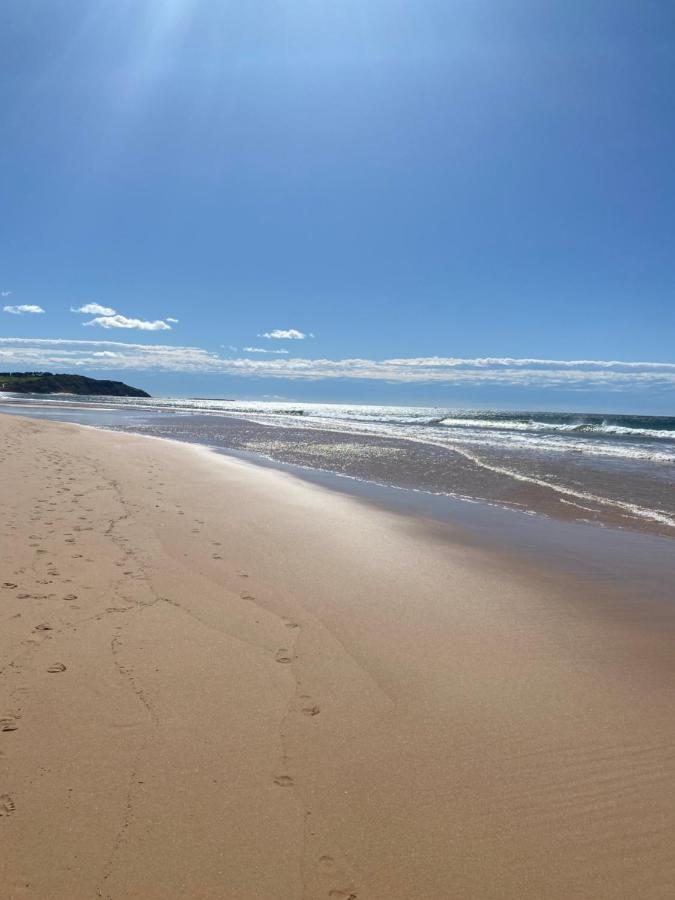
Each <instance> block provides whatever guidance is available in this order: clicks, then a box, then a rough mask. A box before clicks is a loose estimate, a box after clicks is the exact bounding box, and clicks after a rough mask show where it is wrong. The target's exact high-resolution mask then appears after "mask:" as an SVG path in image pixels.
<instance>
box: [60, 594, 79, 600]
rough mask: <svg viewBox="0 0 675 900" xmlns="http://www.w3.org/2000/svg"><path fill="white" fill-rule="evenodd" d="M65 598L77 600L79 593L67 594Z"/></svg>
mask: <svg viewBox="0 0 675 900" xmlns="http://www.w3.org/2000/svg"><path fill="white" fill-rule="evenodd" d="M63 599H64V600H77V594H66V596H65V597H64V598H63Z"/></svg>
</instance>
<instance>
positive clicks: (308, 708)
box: [302, 705, 321, 716]
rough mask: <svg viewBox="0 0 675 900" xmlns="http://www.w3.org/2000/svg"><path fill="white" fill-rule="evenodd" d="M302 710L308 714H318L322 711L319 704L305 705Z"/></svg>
mask: <svg viewBox="0 0 675 900" xmlns="http://www.w3.org/2000/svg"><path fill="white" fill-rule="evenodd" d="M302 711H303V713H304V714H305V715H306V716H318V715H319V713H320V712H321V709H320V708H319V707H318V706H316V705H314V706H303V707H302Z"/></svg>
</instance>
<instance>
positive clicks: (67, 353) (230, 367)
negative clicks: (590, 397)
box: [0, 338, 675, 391]
mask: <svg viewBox="0 0 675 900" xmlns="http://www.w3.org/2000/svg"><path fill="white" fill-rule="evenodd" d="M244 352H247V351H244ZM102 353H105V356H102V355H101V354H102ZM110 354H114V356H112V355H110ZM24 364H25V365H27V366H30V367H32V368H41V367H44V368H50V367H57V366H58V367H63V368H66V367H67V366H73V365H77V366H79V367H82V366H84V367H86V368H89V369H91V370H96V369H106V370H112V369H114V370H119V371H124V370H136V371H155V372H185V373H195V374H198V373H199V374H219V375H239V376H247V377H255V378H275V379H296V380H310V381H318V380H328V379H331V380H335V379H349V380H357V379H358V380H371V381H384V382H390V383H420V384H425V383H426V384H449V385H458V386H461V385H475V386H483V385H503V386H512V387H533V388H550V389H567V390H608V391H623V390H636V389H645V390H647V389H648V390H659V389H670V390H673V389H675V362H654V361H646V362H633V361H629V362H626V361H621V360H597V359H596V360H588V359H576V360H575V359H571V360H560V359H538V358H531V359H529V358H525V359H516V358H511V357H478V358H473V359H463V358H455V357H436V356H434V357H413V358H407V359H406V358H395V359H384V360H374V359H298V358H295V357H290V358H288V359H279V358H270V357H265V358H263V359H251V358H246V357H236V356H231V357H227V356H221V355H220V354H218V353H211V352H209V351H207V350H204V349H202V348H200V347H181V346H178V347H176V346H169V345H151V344H132V343H124V342H121V341H98V340H91V341H71V340H67V339H59V338H39V339H31V338H0V368H4V367H5V366H8V367H9V366H14V365H24Z"/></svg>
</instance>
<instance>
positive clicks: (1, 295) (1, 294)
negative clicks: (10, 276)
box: [0, 291, 12, 297]
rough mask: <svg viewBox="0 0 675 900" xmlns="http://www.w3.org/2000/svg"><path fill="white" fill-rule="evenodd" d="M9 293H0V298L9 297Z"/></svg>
mask: <svg viewBox="0 0 675 900" xmlns="http://www.w3.org/2000/svg"><path fill="white" fill-rule="evenodd" d="M11 293H12V292H11V291H0V297H9V296H10V295H11Z"/></svg>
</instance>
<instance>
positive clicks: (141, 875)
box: [0, 416, 675, 900]
mask: <svg viewBox="0 0 675 900" xmlns="http://www.w3.org/2000/svg"><path fill="white" fill-rule="evenodd" d="M0 491H1V496H2V504H1V506H0V535H1V536H2V542H1V545H0V617H1V621H2V628H1V629H0V845H1V847H2V852H1V853H0V896H3V897H5V896H6V897H8V898H24V897H28V898H64V900H65V898H68V900H77V898H92V897H97V896H99V897H105V898H112V900H119V898H146V900H148V898H149V900H153V898H158V900H159V898H162V900H167V898H184V897H190V898H232V900H235V898H236V900H248V898H251V900H253V898H264V900H267V898H270V900H275V898H279V900H281V898H284V900H288V898H298V900H301V898H302V900H315V898H316V900H320V898H333V900H347V898H351V900H356V898H358V900H366V898H375V900H384V898H387V900H388V898H400V900H404V898H405V900H410V898H422V900H439V898H454V897H461V898H495V900H496V898H533V900H535V898H536V900H540V898H543V897H546V898H560V900H563V898H565V900H568V898H588V900H601V898H618V897H625V898H629V897H631V898H632V897H638V896H639V897H641V898H667V897H671V896H672V895H673V893H674V891H675V857H674V855H673V853H672V831H673V828H674V827H675V753H674V752H673V748H674V747H675V721H674V720H673V717H672V681H673V674H674V670H675V657H674V654H673V650H672V648H673V646H674V643H673V638H674V637H675V621H674V618H673V611H672V609H671V608H670V607H669V606H668V605H665V604H663V603H662V602H661V603H656V601H655V600H654V598H652V597H650V596H649V595H648V594H647V593H646V592H642V591H641V589H639V587H638V586H637V585H638V584H639V583H638V582H636V587H635V588H634V589H633V590H632V591H627V592H626V593H624V594H622V595H619V594H614V593H613V592H612V591H610V590H608V588H607V586H606V584H604V583H603V581H602V579H597V580H596V581H595V582H591V581H589V580H588V579H586V580H584V579H579V578H575V577H573V576H569V577H567V578H563V577H562V576H561V575H560V573H559V572H556V574H555V576H553V575H552V573H551V571H549V570H548V569H546V568H545V567H544V566H542V565H538V566H535V565H527V566H525V565H523V564H516V562H515V561H514V562H513V563H509V562H508V560H507V559H506V558H505V557H504V556H503V555H500V554H495V553H489V552H487V551H483V550H480V549H479V548H476V547H470V546H467V545H465V544H463V543H462V542H461V541H459V540H457V529H452V528H450V527H444V526H443V525H442V524H440V523H435V524H433V525H432V524H430V523H429V522H426V521H425V520H423V519H421V518H414V517H410V516H403V515H398V514H395V513H393V512H391V513H390V512H386V511H384V510H381V509H377V508H374V507H372V506H369V505H367V504H366V503H363V502H360V501H359V500H357V499H355V498H353V497H348V496H342V495H339V494H337V493H335V492H334V491H328V490H326V489H324V488H322V487H321V486H318V485H312V484H308V483H306V482H301V481H299V480H298V479H296V478H293V477H292V476H290V475H287V474H284V473H282V472H279V471H275V470H272V469H261V468H259V467H255V466H252V465H250V464H247V463H245V462H242V461H239V460H234V459H229V458H225V457H222V456H219V455H216V454H213V453H210V452H209V451H206V450H203V449H201V448H198V447H192V446H188V445H179V444H176V443H170V442H166V441H160V440H157V439H154V440H153V439H149V438H142V437H137V436H131V435H125V434H113V433H104V432H101V431H95V430H93V429H86V428H81V427H78V426H75V425H63V424H54V423H46V422H36V421H31V420H28V419H20V418H16V417H8V416H0Z"/></svg>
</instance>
